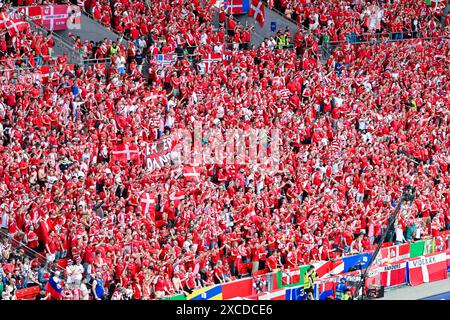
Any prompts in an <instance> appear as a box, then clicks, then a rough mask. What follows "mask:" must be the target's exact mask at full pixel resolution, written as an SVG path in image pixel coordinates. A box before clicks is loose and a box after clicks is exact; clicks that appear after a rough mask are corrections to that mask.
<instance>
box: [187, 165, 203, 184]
mask: <svg viewBox="0 0 450 320" xmlns="http://www.w3.org/2000/svg"><path fill="white" fill-rule="evenodd" d="M183 176H184V179H185V180H186V181H193V182H200V172H199V171H198V167H194V166H185V167H183Z"/></svg>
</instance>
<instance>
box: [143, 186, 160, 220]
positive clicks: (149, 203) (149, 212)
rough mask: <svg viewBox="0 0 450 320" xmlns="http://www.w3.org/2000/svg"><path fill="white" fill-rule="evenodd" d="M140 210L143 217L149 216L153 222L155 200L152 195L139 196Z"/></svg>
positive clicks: (146, 193)
mask: <svg viewBox="0 0 450 320" xmlns="http://www.w3.org/2000/svg"><path fill="white" fill-rule="evenodd" d="M140 198H141V208H142V212H143V213H144V215H145V216H150V218H151V219H152V221H155V213H156V200H155V194H154V193H148V192H145V193H143V194H141V197H140Z"/></svg>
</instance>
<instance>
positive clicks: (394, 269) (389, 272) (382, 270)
mask: <svg viewBox="0 0 450 320" xmlns="http://www.w3.org/2000/svg"><path fill="white" fill-rule="evenodd" d="M406 268H407V262H406V261H405V262H400V263H395V264H388V265H384V266H381V267H379V268H378V272H379V277H380V284H381V285H382V286H384V287H392V286H398V285H401V284H404V283H405V282H406Z"/></svg>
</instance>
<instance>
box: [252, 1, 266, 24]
mask: <svg viewBox="0 0 450 320" xmlns="http://www.w3.org/2000/svg"><path fill="white" fill-rule="evenodd" d="M248 15H249V16H250V17H255V20H256V21H258V22H259V25H260V26H261V27H262V26H264V21H265V19H266V13H265V12H264V2H263V1H262V0H252V3H251V5H250V12H249V14H248Z"/></svg>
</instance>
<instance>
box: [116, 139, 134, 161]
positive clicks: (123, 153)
mask: <svg viewBox="0 0 450 320" xmlns="http://www.w3.org/2000/svg"><path fill="white" fill-rule="evenodd" d="M112 159H113V160H114V161H120V162H127V161H130V160H134V161H139V150H138V147H137V146H136V145H135V144H127V143H125V144H118V145H116V146H114V147H113V151H112Z"/></svg>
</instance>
